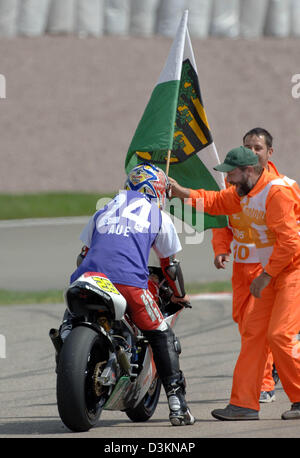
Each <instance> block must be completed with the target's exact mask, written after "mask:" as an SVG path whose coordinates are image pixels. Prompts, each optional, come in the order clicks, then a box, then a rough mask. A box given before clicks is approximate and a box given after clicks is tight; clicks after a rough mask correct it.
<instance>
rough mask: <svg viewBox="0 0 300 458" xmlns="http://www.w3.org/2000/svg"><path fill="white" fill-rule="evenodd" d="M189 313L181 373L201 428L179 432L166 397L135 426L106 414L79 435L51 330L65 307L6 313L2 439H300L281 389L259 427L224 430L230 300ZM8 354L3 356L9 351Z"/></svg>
mask: <svg viewBox="0 0 300 458" xmlns="http://www.w3.org/2000/svg"><path fill="white" fill-rule="evenodd" d="M192 305H193V308H192V309H188V310H185V311H183V312H182V313H181V315H180V317H179V320H178V322H177V325H176V328H175V329H176V334H177V335H178V337H179V338H180V341H181V345H182V354H181V368H182V370H183V371H184V373H185V376H186V379H187V399H188V403H189V405H190V408H191V410H192V412H193V414H194V416H195V417H196V419H197V421H196V423H195V424H194V425H193V426H186V427H181V428H178V427H172V426H171V425H170V424H169V422H168V409H167V404H166V397H165V394H164V393H163V392H162V394H161V397H160V401H159V405H158V407H157V410H156V412H155V414H154V415H153V417H152V418H151V419H150V420H149V421H148V422H146V423H132V422H131V421H130V420H129V419H128V418H127V416H126V414H125V413H123V412H113V411H103V413H102V416H101V417H100V421H99V423H98V425H97V427H95V428H93V429H91V430H90V431H89V432H86V433H73V432H71V431H69V430H68V429H67V428H66V427H65V426H64V425H63V423H62V422H61V420H60V417H59V414H58V410H57V405H56V391H55V389H56V375H55V371H54V367H55V366H54V351H53V348H52V343H51V342H50V339H49V337H48V330H49V329H50V328H51V327H55V326H57V325H58V323H59V321H60V318H61V316H62V313H63V311H64V305H63V304H60V305H57V304H56V305H53V304H49V305H42V306H41V305H20V306H2V307H1V308H0V322H1V334H2V335H4V336H5V344H6V348H5V356H6V357H5V358H3V356H4V355H3V351H2V355H1V356H2V358H1V359H0V366H1V377H0V405H1V414H0V438H73V437H80V438H102V439H103V441H102V443H104V444H110V443H111V441H112V440H113V439H115V440H116V441H117V440H118V439H120V438H121V439H123V441H124V443H126V439H129V438H134V439H141V438H147V439H149V440H150V439H151V441H154V438H157V441H159V439H164V438H172V439H173V440H175V439H179V438H180V439H183V438H185V439H191V438H195V439H200V438H275V437H276V438H279V437H281V438H283V437H285V438H292V437H293V438H299V437H300V429H299V422H298V421H284V420H281V419H280V415H281V413H282V412H283V411H284V410H286V409H288V408H289V406H290V402H289V400H288V399H287V397H286V395H285V393H284V392H283V390H282V388H281V386H280V384H279V385H277V389H276V397H277V399H276V401H275V402H273V403H271V404H265V405H262V408H261V412H260V420H259V421H245V422H221V421H217V420H215V419H214V418H213V417H212V416H211V413H210V412H211V410H212V409H214V408H219V407H223V406H225V405H226V404H227V402H228V399H229V395H230V389H231V380H232V371H233V367H234V364H235V360H236V357H237V355H238V351H239V336H238V333H237V329H236V326H235V325H234V324H233V322H232V319H231V300H230V298H224V297H220V298H219V299H218V298H212V299H210V300H208V299H196V298H194V299H193V300H192ZM2 350H3V348H2Z"/></svg>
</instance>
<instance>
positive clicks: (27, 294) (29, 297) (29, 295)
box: [0, 282, 231, 305]
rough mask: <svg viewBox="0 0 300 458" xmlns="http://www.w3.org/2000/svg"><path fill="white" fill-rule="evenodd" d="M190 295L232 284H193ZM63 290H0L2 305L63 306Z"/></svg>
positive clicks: (228, 289)
mask: <svg viewBox="0 0 300 458" xmlns="http://www.w3.org/2000/svg"><path fill="white" fill-rule="evenodd" d="M186 290H187V292H188V294H200V293H216V292H231V283H230V282H213V283H205V284H204V283H203V284H202V283H191V284H187V285H186ZM61 303H63V290H60V289H57V290H56V289H54V290H47V291H11V290H5V289H0V305H16V304H61Z"/></svg>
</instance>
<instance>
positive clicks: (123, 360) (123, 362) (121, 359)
mask: <svg viewBox="0 0 300 458" xmlns="http://www.w3.org/2000/svg"><path fill="white" fill-rule="evenodd" d="M116 355H117V360H118V363H119V364H120V366H121V368H122V369H123V370H124V372H126V374H128V375H129V376H131V375H132V374H131V364H130V362H129V361H128V358H127V356H126V353H125V351H124V348H123V347H121V346H120V345H117V346H116Z"/></svg>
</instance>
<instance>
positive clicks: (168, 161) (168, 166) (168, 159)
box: [166, 149, 171, 176]
mask: <svg viewBox="0 0 300 458" xmlns="http://www.w3.org/2000/svg"><path fill="white" fill-rule="evenodd" d="M170 160H171V150H170V149H168V157H167V165H166V175H167V176H168V175H169V168H170Z"/></svg>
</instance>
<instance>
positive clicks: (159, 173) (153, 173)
mask: <svg viewBox="0 0 300 458" xmlns="http://www.w3.org/2000/svg"><path fill="white" fill-rule="evenodd" d="M168 188H169V180H168V177H167V175H166V174H165V172H164V171H163V170H161V169H160V168H158V167H156V166H154V165H153V164H150V163H145V164H139V165H137V166H136V167H134V168H133V169H132V170H131V171H130V172H129V174H128V176H127V180H126V182H125V189H127V190H129V189H131V190H132V191H138V192H141V193H143V194H145V195H146V196H147V197H149V199H151V200H152V199H155V201H156V202H157V205H158V206H159V208H161V209H163V208H164V207H165V204H166V195H167V191H168Z"/></svg>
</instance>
